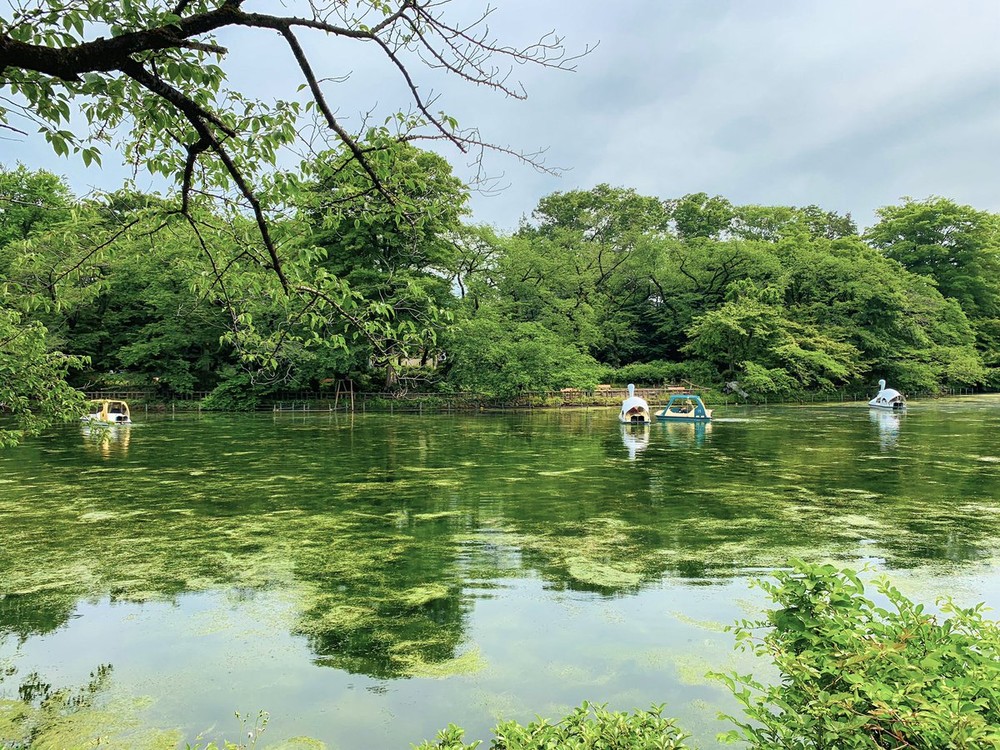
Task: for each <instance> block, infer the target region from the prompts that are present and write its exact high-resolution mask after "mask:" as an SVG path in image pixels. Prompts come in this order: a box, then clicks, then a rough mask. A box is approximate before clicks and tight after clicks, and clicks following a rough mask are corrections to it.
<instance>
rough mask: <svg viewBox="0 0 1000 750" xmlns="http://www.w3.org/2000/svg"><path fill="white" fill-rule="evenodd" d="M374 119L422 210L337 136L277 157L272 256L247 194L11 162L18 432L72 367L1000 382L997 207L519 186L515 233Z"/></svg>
mask: <svg viewBox="0 0 1000 750" xmlns="http://www.w3.org/2000/svg"><path fill="white" fill-rule="evenodd" d="M369 137H370V141H369V143H368V144H367V147H368V148H369V149H370V150H369V154H370V157H369V158H370V159H374V160H377V161H378V168H379V170H380V172H381V173H383V174H385V175H389V176H390V177H389V179H390V180H391V184H389V185H387V188H388V191H387V192H388V193H389V194H392V195H397V196H399V195H404V196H405V200H406V201H407V205H408V206H409V210H408V211H407V212H405V213H402V212H400V211H399V210H397V206H396V205H392V204H390V202H389V200H388V198H387V196H386V193H380V192H374V191H370V190H366V188H365V185H366V182H365V175H364V174H363V173H362V167H361V166H360V165H359V163H358V162H357V161H356V160H353V159H352V158H351V155H350V154H349V153H346V151H345V153H336V152H332V153H327V154H324V155H322V156H321V157H320V158H318V159H317V160H316V162H315V164H314V165H313V167H312V169H311V170H310V172H309V174H308V176H301V175H298V176H296V175H292V176H286V177H283V178H282V179H286V180H299V181H300V184H299V185H298V186H297V187H298V189H297V190H296V191H295V192H296V193H297V194H298V195H299V196H301V199H300V200H299V202H298V203H297V204H296V205H287V206H286V207H285V209H284V212H283V214H282V217H281V218H280V219H278V220H275V221H274V222H273V224H272V227H273V228H272V231H273V236H274V239H275V244H276V247H277V248H279V249H280V254H281V257H282V259H283V264H282V266H281V268H280V273H275V267H274V264H273V263H271V262H269V259H268V257H267V256H266V254H264V253H263V251H261V250H259V249H257V250H255V247H257V246H259V245H260V242H259V238H258V237H256V235H255V231H256V227H255V226H254V224H253V222H252V219H251V218H241V215H240V214H239V213H234V214H230V215H226V216H221V215H217V214H216V213H213V212H212V211H211V210H210V209H209V208H208V207H199V206H197V205H194V206H191V207H189V210H188V212H187V213H183V212H179V211H177V210H176V208H175V207H173V205H172V204H170V203H168V202H167V201H166V200H165V199H162V198H160V197H158V196H157V195H148V194H140V193H135V192H125V191H123V192H118V193H112V194H102V195H97V196H91V197H86V198H78V197H76V196H74V195H73V194H72V192H71V191H70V189H69V188H68V186H67V185H66V183H65V181H64V180H62V179H61V178H59V177H57V176H55V175H53V174H50V173H47V172H44V171H33V170H31V169H28V168H27V167H25V166H23V165H17V166H12V167H5V168H2V170H0V278H2V281H3V286H2V289H0V293H2V299H0V381H3V382H4V386H3V388H4V393H3V394H2V396H3V399H2V400H3V401H4V403H5V404H6V405H7V408H8V409H9V410H10V411H12V412H14V413H15V414H20V415H21V416H22V420H27V421H23V424H22V427H27V428H28V429H30V428H31V427H32V425H37V424H41V423H42V422H44V420H45V419H46V415H55V414H58V413H60V410H65V408H66V406H67V405H69V404H72V401H73V399H74V398H75V396H74V394H73V392H72V388H76V389H81V388H88V389H96V388H103V387H119V388H121V387H130V388H156V389H157V390H158V392H159V393H161V394H162V395H163V396H164V397H171V396H173V395H177V394H190V393H192V392H196V391H211V395H210V396H209V404H213V403H214V404H215V405H216V406H219V407H222V408H240V407H244V408H245V407H248V406H252V405H253V404H254V403H256V401H257V399H259V398H261V397H265V396H266V395H267V394H269V393H273V392H275V391H278V390H289V389H318V388H323V387H329V386H330V384H331V383H335V382H336V381H338V380H349V381H351V382H352V384H353V387H354V388H355V389H360V390H369V391H380V392H389V393H392V392H394V391H398V390H404V389H405V390H410V391H413V390H420V391H424V392H444V393H450V392H457V391H461V392H476V393H482V394H486V395H490V396H493V397H498V398H512V397H515V396H516V395H518V394H519V393H523V392H525V391H540V390H552V389H559V388H564V387H574V388H582V389H586V388H592V387H594V386H595V385H596V384H598V383H602V382H615V383H623V382H626V381H634V382H637V383H643V384H649V385H655V384H660V383H664V382H676V381H680V380H687V381H691V382H694V383H697V384H700V385H704V386H716V387H718V386H721V385H722V384H725V383H731V382H733V381H737V382H738V384H739V387H740V388H741V389H742V390H743V391H745V392H747V393H749V394H750V395H751V397H754V396H758V397H761V396H767V395H773V396H779V397H780V396H785V397H789V396H795V395H799V394H802V393H804V392H833V391H834V389H838V388H845V387H855V388H857V389H858V390H861V391H866V390H871V384H872V383H873V382H875V381H876V380H877V379H878V378H885V379H886V380H888V381H889V382H890V383H892V384H893V385H894V386H895V387H897V388H898V389H900V390H902V391H904V392H908V393H920V392H935V391H938V390H940V389H943V388H953V387H976V388H987V389H990V388H996V387H997V386H998V384H1000V369H998V368H1000V217H998V215H996V214H992V213H989V212H986V211H981V210H977V209H975V208H972V207H970V206H963V205H958V204H956V203H955V202H953V201H951V200H948V199H945V198H937V197H932V198H927V199H923V200H913V199H905V200H903V201H902V202H900V204H898V205H893V206H887V207H885V208H882V209H880V210H879V211H878V212H877V215H878V221H877V223H876V224H875V225H874V226H872V227H871V228H870V229H868V230H867V231H863V232H859V230H858V228H857V226H856V225H855V223H854V221H853V220H852V219H851V217H850V216H849V215H846V216H844V215H840V214H838V213H836V212H828V211H825V210H823V209H822V208H819V207H816V206H808V207H805V208H797V207H786V206H756V205H746V206H737V205H733V204H732V203H730V202H729V201H728V200H726V199H725V198H724V197H721V196H714V197H712V196H708V195H706V194H704V193H696V194H690V195H685V196H683V197H681V198H676V199H664V198H662V197H654V196H643V195H640V194H638V193H637V192H635V191H634V190H631V189H628V188H619V187H611V186H608V185H598V186H596V187H594V188H593V189H591V190H586V191H583V190H574V191H568V192H557V193H553V194H552V195H549V196H547V197H545V198H543V199H542V200H541V201H540V202H539V203H538V205H537V206H536V207H534V208H533V209H531V207H528V206H526V207H525V211H526V212H528V211H529V210H530V217H528V218H526V219H525V220H524V221H523V222H522V224H521V226H520V227H519V228H518V229H517V231H515V232H513V233H512V234H501V233H498V232H497V231H495V230H494V229H492V228H490V227H485V226H476V225H472V224H469V223H466V218H467V213H468V212H467V209H466V203H467V199H468V192H467V189H466V188H465V186H463V185H462V183H461V182H460V181H459V180H458V179H457V178H456V177H454V176H453V175H452V172H451V168H450V166H449V165H448V163H447V162H446V161H445V160H444V159H443V158H442V157H440V156H438V155H436V154H434V153H432V152H428V151H423V150H420V149H418V148H416V147H414V146H412V145H409V144H405V143H403V144H400V143H398V142H396V141H394V140H392V139H390V138H382V137H380V135H379V133H377V132H374V133H373V134H371V135H370V136H369ZM199 211H200V212H201V213H200V215H199V214H198V212H199ZM192 215H194V216H197V218H198V220H197V221H194V220H192ZM65 384H68V386H71V387H72V388H66V387H64V385H65ZM33 420H34V421H33Z"/></svg>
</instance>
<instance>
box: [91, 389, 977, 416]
mask: <svg viewBox="0 0 1000 750" xmlns="http://www.w3.org/2000/svg"><path fill="white" fill-rule="evenodd" d="M689 390H690V391H695V392H705V391H707V390H708V389H701V388H692V387H689V386H681V385H674V386H662V387H658V388H636V391H635V392H636V395H637V396H641V397H642V398H644V399H646V401H648V402H649V403H651V404H658V403H660V402H664V403H665V402H666V401H667V399H669V398H670V396H671V394H674V393H678V392H685V391H689ZM208 393H209V392H208V391H194V392H192V393H188V394H181V395H174V396H172V397H165V396H164V395H163V394H162V393H158V392H156V391H155V390H152V389H150V390H140V389H122V390H114V389H107V390H100V391H87V392H86V395H87V398H92V399H101V398H111V399H122V400H124V401H128V402H129V403H131V404H133V406H140V407H144V409H145V410H146V411H171V410H181V411H193V410H199V411H200V410H201V401H202V399H204V398H205V397H206V396H208ZM974 393H976V391H975V390H974V389H971V388H961V389H958V388H956V389H949V390H947V391H944V392H942V393H936V394H923V395H924V396H925V397H936V396H960V395H962V396H964V395H972V394H974ZM627 395H628V392H627V390H626V389H624V388H598V389H595V390H592V391H586V390H579V389H575V388H566V389H563V390H561V391H538V392H532V393H525V394H522V395H521V396H519V397H518V398H516V399H497V398H493V397H490V396H486V395H483V394H478V393H403V394H400V393H375V392H353V391H349V390H342V391H339V392H336V393H332V394H331V393H329V392H324V391H284V392H278V393H275V394H273V395H270V396H268V397H266V398H262V399H261V402H260V406H259V409H258V410H260V411H274V412H333V411H344V412H362V413H363V412H368V411H373V412H389V413H394V412H400V413H404V412H418V413H423V412H424V411H427V412H450V411H479V410H524V409H536V408H562V407H588V406H594V407H604V406H618V405H620V404H621V402H622V399H624V398H625V397H626V396H627ZM870 398H871V394H870V393H865V392H848V391H846V390H841V391H837V392H835V393H831V392H827V393H815V394H808V395H806V396H804V397H801V398H788V399H781V398H777V399H776V398H762V399H760V400H748V399H745V398H741V397H738V396H736V395H735V394H718V393H714V394H713V395H712V396H711V400H712V404H713V406H730V405H736V406H739V405H755V404H808V403H835V402H838V401H840V402H854V401H868V399H870Z"/></svg>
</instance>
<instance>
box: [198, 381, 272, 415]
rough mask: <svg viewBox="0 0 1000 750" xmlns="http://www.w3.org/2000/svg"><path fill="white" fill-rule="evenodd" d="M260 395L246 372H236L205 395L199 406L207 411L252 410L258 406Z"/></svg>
mask: <svg viewBox="0 0 1000 750" xmlns="http://www.w3.org/2000/svg"><path fill="white" fill-rule="evenodd" d="M262 395H264V394H263V393H261V392H260V391H259V389H257V388H256V387H255V386H254V384H253V382H252V380H251V378H250V376H249V375H248V374H247V373H245V372H238V373H236V374H232V375H230V376H229V377H228V378H227V379H225V380H223V381H222V382H221V383H219V385H217V386H216V387H215V389H214V390H213V391H212V392H211V393H209V394H208V395H207V396H205V398H203V399H202V401H201V407H202V408H203V409H207V410H208V411H254V410H255V409H257V408H258V407H259V406H260V400H261V396H262Z"/></svg>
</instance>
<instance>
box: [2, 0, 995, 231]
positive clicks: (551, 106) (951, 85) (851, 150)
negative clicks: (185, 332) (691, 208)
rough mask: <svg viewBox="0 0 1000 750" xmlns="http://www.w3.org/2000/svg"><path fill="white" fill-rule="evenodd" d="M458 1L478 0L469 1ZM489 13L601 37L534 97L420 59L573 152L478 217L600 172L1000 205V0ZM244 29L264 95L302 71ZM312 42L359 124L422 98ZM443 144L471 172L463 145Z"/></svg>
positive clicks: (484, 119)
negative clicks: (463, 78)
mask: <svg viewBox="0 0 1000 750" xmlns="http://www.w3.org/2000/svg"><path fill="white" fill-rule="evenodd" d="M453 7H454V10H456V11H461V12H471V11H470V10H469V8H470V7H471V6H470V5H469V4H468V1H467V0H457V2H456V3H455V5H454V6H453ZM476 7H480V6H479V5H478V4H477V5H476ZM490 23H491V28H492V29H493V30H494V31H495V33H496V35H497V36H498V37H499V38H500V39H502V40H504V41H509V42H511V43H513V44H526V43H529V42H531V41H533V40H534V39H535V38H537V37H538V36H539V35H540V34H542V33H545V32H546V31H549V30H551V29H555V30H557V31H558V32H560V33H561V34H563V35H565V37H566V40H567V44H568V45H569V47H570V49H581V48H583V47H584V46H585V45H586V44H588V43H590V44H592V43H594V42H596V41H600V45H599V47H598V48H597V49H596V50H595V51H594V52H593V53H592V54H590V55H589V56H587V57H585V58H583V59H582V60H580V61H579V62H578V70H577V72H575V73H561V72H557V71H552V70H545V69H538V68H533V67H530V66H518V67H516V68H515V70H514V75H515V76H519V77H520V78H521V79H522V80H523V81H524V83H525V86H526V88H527V90H528V94H529V99H528V101H526V102H518V101H513V100H508V99H505V98H503V97H502V96H499V95H496V94H495V92H490V91H486V90H483V89H477V88H472V87H470V86H469V85H468V84H466V83H464V82H460V81H450V80H445V79H443V78H442V77H441V76H439V75H436V74H434V73H427V72H421V73H420V74H419V75H418V80H419V81H420V82H421V86H422V89H421V90H422V91H429V90H430V89H431V87H432V86H433V87H434V88H435V89H437V90H438V91H439V92H440V93H441V95H442V97H441V102H440V107H441V108H443V109H446V110H448V111H449V112H450V113H452V114H455V115H456V116H457V117H458V118H459V120H460V122H461V123H462V124H464V125H477V126H479V127H480V129H481V130H482V133H483V135H484V136H485V137H486V138H487V139H490V140H492V141H494V142H496V143H498V144H499V145H502V146H508V145H511V146H515V147H518V148H523V149H524V150H527V151H530V150H532V149H534V148H536V147H539V146H543V147H544V146H547V147H548V151H547V154H546V162H547V163H548V164H549V165H552V166H557V167H567V168H570V171H569V172H568V173H567V174H566V175H565V176H563V177H562V178H560V179H556V178H552V177H549V176H546V175H540V174H537V173H536V172H534V171H533V170H532V169H531V168H530V167H527V166H524V165H520V164H518V163H517V162H515V161H514V160H511V159H508V158H504V157H501V156H493V157H491V158H490V159H489V166H490V167H491V169H492V170H493V171H495V172H501V171H502V172H504V173H505V175H506V181H507V182H508V183H510V187H509V188H508V190H507V191H506V192H505V193H503V194H502V195H501V196H499V197H496V198H483V197H477V198H476V199H475V200H474V203H473V205H474V208H475V211H476V218H477V219H479V220H482V221H488V222H491V223H495V224H498V225H500V226H503V227H513V226H514V225H516V222H517V220H518V218H519V217H520V216H522V215H524V214H529V213H530V212H531V209H532V208H533V207H534V205H535V204H536V203H537V201H538V199H539V198H540V197H542V196H543V195H545V194H547V193H549V192H552V191H554V190H563V191H565V190H571V189H574V188H589V187H591V186H592V185H594V184H597V183H599V182H609V183H612V184H617V185H623V186H628V187H634V188H636V189H637V190H640V191H642V192H644V193H648V194H652V195H657V196H660V197H673V196H678V195H682V194H684V193H688V192H693V191H698V190H705V191H707V192H710V193H720V194H723V195H725V196H727V197H728V198H730V199H731V200H733V201H734V202H737V203H783V204H798V205H803V204H808V203H816V204H819V205H821V206H824V207H826V208H829V209H834V210H839V211H851V212H853V213H854V215H855V217H856V218H857V219H858V220H859V222H861V223H862V224H866V223H870V222H871V221H872V218H873V217H872V211H873V210H874V209H875V208H876V207H878V206H880V205H885V204H886V203H890V202H894V201H895V200H897V199H898V197H899V196H900V195H903V194H909V195H914V196H918V197H919V196H924V195H929V194H932V193H933V194H941V195H946V196H948V197H953V198H955V199H956V200H960V201H963V202H968V203H971V204H973V205H975V206H977V207H979V208H985V209H990V210H1000V194H998V192H997V191H996V189H995V184H996V178H995V173H996V171H997V167H998V166H1000V165H998V164H997V156H996V154H997V151H998V150H997V143H998V135H1000V131H998V126H1000V95H998V94H1000V52H998V47H997V45H996V42H995V40H996V39H997V38H998V37H1000V3H997V2H996V0H956V1H954V2H950V3H947V4H944V3H940V2H937V1H936V0H881V1H880V2H871V0H838V2H828V1H826V0H797V1H796V2H784V3H777V2H773V0H729V1H728V2H725V1H723V0H716V1H714V2H708V1H705V0H670V1H667V0H619V2H616V3H609V2H607V0H574V2H572V3H567V2H565V1H564V0H504V2H502V3H498V7H497V10H496V12H495V13H494V15H493V16H492V17H491V20H490ZM225 41H226V43H228V44H230V46H231V47H232V48H233V62H234V63H235V64H236V65H237V67H238V68H239V71H238V73H237V74H236V75H235V76H234V77H235V79H236V80H237V81H238V82H240V83H243V84H247V85H251V86H253V87H254V88H255V90H258V91H260V92H261V93H262V95H264V96H275V95H279V94H280V95H284V96H289V95H290V94H291V91H293V90H294V87H295V86H296V85H297V84H298V80H294V70H293V68H292V67H291V65H290V63H289V61H288V60H287V57H288V56H287V53H286V52H285V51H284V50H283V49H282V48H281V45H280V44H279V43H278V41H277V40H276V39H275V40H271V39H266V40H264V41H260V39H259V36H255V37H254V39H253V41H252V42H251V43H250V44H249V45H248V44H247V38H246V37H245V36H244V35H235V36H232V37H231V38H228V39H226V40H225ZM303 41H304V43H305V44H307V46H308V45H312V46H311V47H309V48H310V49H311V50H312V51H313V53H314V54H315V56H316V59H317V67H318V68H319V69H321V70H324V71H325V74H330V75H339V74H343V73H346V72H353V76H352V78H351V80H350V81H349V82H347V83H342V84H330V85H329V86H328V90H329V91H330V92H331V100H332V101H333V102H334V103H335V105H336V106H337V107H338V113H339V115H340V116H342V117H343V118H345V121H346V122H347V123H348V125H349V126H352V127H353V126H356V125H357V124H358V123H359V122H360V118H359V113H361V112H364V111H367V110H368V109H369V108H371V107H373V106H377V107H378V108H379V110H378V111H379V113H380V114H381V113H385V112H388V111H390V110H391V109H393V108H395V107H396V106H398V105H399V103H400V101H402V100H403V99H404V98H405V97H404V95H405V90H404V88H403V87H402V85H401V84H400V82H399V81H398V79H396V78H395V77H394V76H393V75H392V71H391V70H390V69H389V67H388V66H387V65H386V63H385V61H384V60H382V59H379V57H378V55H377V54H376V51H375V50H370V51H369V50H366V49H364V48H363V47H362V48H361V49H359V46H358V45H356V44H352V43H349V42H348V43H332V44H331V43H323V44H322V45H320V44H317V43H316V42H315V41H313V40H310V38H309V36H308V35H306V34H303ZM42 148H44V146H43V147H42ZM41 151H42V149H40V148H39V147H38V146H37V144H33V145H32V146H31V148H30V149H27V150H25V152H24V153H25V156H24V157H23V158H24V160H25V161H26V162H27V163H29V164H30V165H32V166H46V167H47V168H53V167H52V166H51V165H52V164H53V163H54V164H56V166H55V168H54V171H57V172H66V173H69V174H70V175H71V177H72V178H73V181H74V184H75V185H88V184H92V183H94V182H99V180H97V179H96V178H95V175H94V173H93V172H89V173H84V172H83V171H82V170H81V169H78V168H77V166H76V165H75V164H71V163H67V162H57V161H54V160H53V159H51V158H48V157H45V158H43V157H41V156H39V154H40V153H41ZM444 153H447V154H449V156H450V158H451V159H452V161H453V163H455V164H456V165H457V168H458V170H459V172H460V173H461V172H462V171H463V170H462V167H461V165H462V164H463V163H464V161H465V160H464V159H463V157H462V156H461V155H460V154H456V153H455V152H447V151H445V152H444ZM15 156H16V154H15ZM4 160H5V161H7V160H10V161H12V160H13V159H10V158H9V156H6V155H5V157H4ZM60 164H61V165H62V166H61V167H60V166H59V165H60ZM108 171H109V179H114V178H115V177H116V176H117V175H118V174H119V173H118V172H116V171H115V170H113V169H110V170H108Z"/></svg>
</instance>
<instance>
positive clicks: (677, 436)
mask: <svg viewBox="0 0 1000 750" xmlns="http://www.w3.org/2000/svg"><path fill="white" fill-rule="evenodd" d="M656 427H657V430H658V431H659V432H660V433H661V434H663V435H664V436H665V437H666V438H667V443H668V444H670V445H672V446H674V447H675V448H690V447H692V446H693V447H695V448H700V447H701V446H703V445H704V444H705V441H706V440H707V439H708V437H709V436H710V435H711V434H712V423H711V422H707V421H703V422H681V421H670V422H657V423H656Z"/></svg>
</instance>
